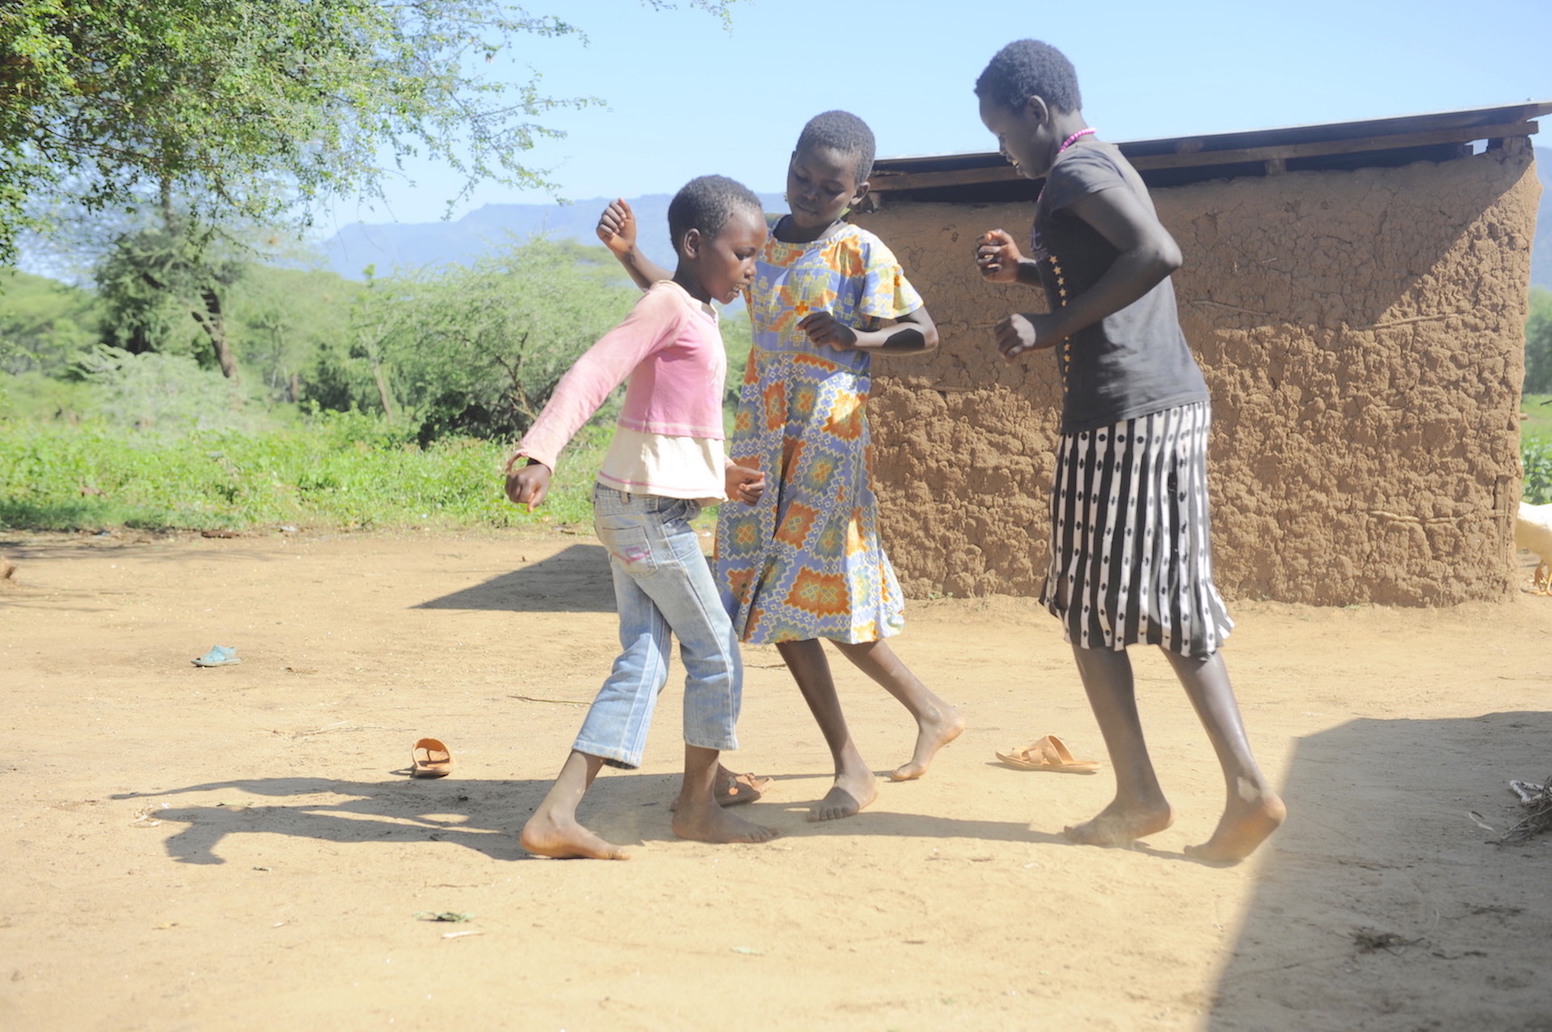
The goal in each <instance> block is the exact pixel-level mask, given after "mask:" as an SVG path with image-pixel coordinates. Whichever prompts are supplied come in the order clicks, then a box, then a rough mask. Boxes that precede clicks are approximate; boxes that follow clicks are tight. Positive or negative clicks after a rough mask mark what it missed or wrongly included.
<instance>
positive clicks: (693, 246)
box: [679, 229, 704, 259]
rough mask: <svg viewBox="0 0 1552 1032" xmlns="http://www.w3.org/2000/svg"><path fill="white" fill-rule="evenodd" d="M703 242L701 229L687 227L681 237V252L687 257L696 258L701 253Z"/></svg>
mask: <svg viewBox="0 0 1552 1032" xmlns="http://www.w3.org/2000/svg"><path fill="white" fill-rule="evenodd" d="M703 242H704V241H703V240H702V239H701V231H700V230H698V229H687V230H685V231H684V236H683V237H682V238H680V241H679V253H680V254H682V255H683V256H684V257H686V258H691V259H693V258H696V257H698V256H699V255H700V251H701V244H702V243H703Z"/></svg>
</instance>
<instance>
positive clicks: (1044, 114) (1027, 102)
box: [1024, 93, 1051, 125]
mask: <svg viewBox="0 0 1552 1032" xmlns="http://www.w3.org/2000/svg"><path fill="white" fill-rule="evenodd" d="M1024 114H1025V115H1027V116H1028V117H1029V118H1031V119H1033V120H1034V121H1035V123H1036V124H1038V125H1045V124H1046V123H1047V122H1049V121H1050V120H1051V106H1050V105H1049V104H1047V103H1046V102H1045V98H1044V97H1042V96H1040V95H1039V94H1038V93H1031V94H1030V95H1029V96H1027V97H1025V98H1024Z"/></svg>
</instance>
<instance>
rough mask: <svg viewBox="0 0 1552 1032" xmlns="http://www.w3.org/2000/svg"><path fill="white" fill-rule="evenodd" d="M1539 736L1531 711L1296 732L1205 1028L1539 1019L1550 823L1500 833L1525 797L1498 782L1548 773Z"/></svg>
mask: <svg viewBox="0 0 1552 1032" xmlns="http://www.w3.org/2000/svg"><path fill="white" fill-rule="evenodd" d="M1549 741H1552V713H1543V712H1512V713H1490V714H1487V715H1485V716H1481V717H1475V718H1465V719H1454V720H1355V721H1353V722H1351V723H1349V724H1344V725H1342V726H1341V727H1337V728H1334V729H1332V730H1330V731H1326V732H1322V733H1320V734H1317V735H1313V736H1311V737H1309V738H1306V739H1303V740H1301V741H1300V742H1299V743H1298V745H1297V747H1296V751H1295V753H1294V758H1293V762H1292V764H1291V766H1290V768H1289V769H1290V776H1289V779H1288V783H1287V786H1286V788H1285V790H1284V791H1285V796H1286V798H1287V799H1288V802H1289V812H1290V816H1289V819H1288V822H1287V824H1286V825H1284V827H1283V828H1282V829H1281V830H1280V831H1279V832H1278V833H1277V835H1276V836H1275V837H1274V838H1273V839H1272V840H1271V841H1270V842H1269V843H1268V845H1267V846H1266V847H1264V848H1265V850H1266V855H1265V856H1263V857H1259V858H1258V861H1259V862H1260V863H1261V864H1262V867H1261V870H1260V872H1259V877H1258V878H1257V882H1256V892H1255V896H1254V898H1253V899H1252V900H1251V901H1250V902H1249V904H1248V905H1247V913H1246V916H1245V921H1244V926H1243V928H1242V929H1241V931H1240V935H1239V939H1238V941H1237V943H1236V944H1235V946H1234V949H1233V953H1232V955H1231V956H1230V958H1229V961H1228V964H1227V965H1226V967H1225V969H1224V973H1223V976H1222V978H1221V980H1220V982H1219V985H1218V989H1217V993H1216V999H1215V1001H1214V1006H1213V1008H1212V1015H1211V1019H1210V1021H1209V1022H1208V1024H1207V1025H1206V1028H1207V1029H1208V1030H1210V1032H1252V1030H1254V1032H1266V1030H1272V1029H1279V1030H1280V1029H1290V1030H1292V1029H1297V1030H1300V1032H1306V1030H1307V1032H1323V1030H1332V1032H1337V1030H1343V1032H1345V1030H1348V1029H1355V1028H1363V1029H1370V1030H1379V1032H1391V1030H1394V1032H1414V1030H1421V1029H1437V1028H1449V1027H1452V1026H1453V1027H1462V1028H1467V1027H1469V1028H1492V1029H1495V1030H1502V1032H1533V1030H1534V1032H1552V996H1548V994H1547V991H1546V971H1545V957H1546V953H1545V948H1546V929H1548V928H1549V927H1552V897H1549V895H1548V893H1547V892H1546V887H1547V885H1548V884H1549V883H1552V835H1542V836H1540V837H1539V838H1534V839H1530V840H1529V841H1526V842H1523V843H1517V844H1503V843H1501V842H1499V841H1498V840H1499V839H1500V838H1501V836H1502V834H1503V833H1504V832H1505V831H1506V830H1507V829H1508V828H1509V827H1511V826H1512V825H1513V824H1514V823H1515V822H1516V821H1517V820H1518V819H1519V818H1520V817H1521V816H1523V814H1524V811H1523V809H1522V808H1521V807H1520V805H1519V802H1518V800H1517V799H1516V797H1515V796H1514V794H1513V793H1512V792H1510V791H1509V789H1508V785H1507V782H1508V781H1509V780H1510V779H1521V780H1533V781H1540V780H1541V779H1542V778H1544V777H1545V776H1547V775H1548V774H1549V773H1552V754H1549V753H1548V750H1547V743H1548V742H1549ZM1483 825H1487V827H1483ZM1489 829H1491V830H1489Z"/></svg>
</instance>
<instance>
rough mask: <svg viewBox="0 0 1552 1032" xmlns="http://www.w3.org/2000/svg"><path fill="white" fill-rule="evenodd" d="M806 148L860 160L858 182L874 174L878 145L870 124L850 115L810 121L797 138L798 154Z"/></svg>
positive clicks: (826, 114)
mask: <svg viewBox="0 0 1552 1032" xmlns="http://www.w3.org/2000/svg"><path fill="white" fill-rule="evenodd" d="M805 147H828V148H830V149H831V150H835V151H840V152H841V153H842V154H852V155H855V156H856V158H857V182H859V183H863V182H866V181H867V178H868V176H869V175H871V174H872V173H873V157H874V154H875V153H876V144H875V143H874V141H873V130H871V129H869V128H868V123H866V122H864V121H863V120H862V119H860V118H858V117H857V116H856V115H854V114H852V113H851V112H850V111H826V112H823V113H822V114H818V115H815V116H814V117H813V118H810V119H809V120H808V124H807V125H805V126H804V127H803V131H802V132H801V133H799V134H798V145H797V148H796V149H797V150H802V149H804V148H805Z"/></svg>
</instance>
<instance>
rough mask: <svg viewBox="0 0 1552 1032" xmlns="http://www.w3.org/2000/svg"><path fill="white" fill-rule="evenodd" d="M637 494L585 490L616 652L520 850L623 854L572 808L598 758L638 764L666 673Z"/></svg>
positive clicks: (664, 630) (664, 639) (665, 641)
mask: <svg viewBox="0 0 1552 1032" xmlns="http://www.w3.org/2000/svg"><path fill="white" fill-rule="evenodd" d="M641 509H642V504H641V499H631V498H630V497H629V496H626V495H622V494H620V493H619V492H618V491H607V490H605V489H603V488H596V487H595V489H594V491H593V525H594V528H595V529H596V530H597V532H598V538H599V540H600V541H601V542H603V544H604V547H605V548H607V549H608V550H609V572H610V574H611V575H612V576H613V579H614V601H615V606H616V608H617V609H618V610H619V617H620V654H619V656H617V657H616V658H615V661H614V667H613V669H611V670H610V672H609V676H608V678H606V679H605V680H604V683H603V685H602V686H601V687H600V688H599V689H598V694H597V695H596V696H595V697H594V698H593V704H592V705H591V706H590V707H588V711H587V716H586V717H584V718H583V720H582V728H581V730H579V731H578V732H577V739H576V742H575V743H574V744H573V745H572V747H571V755H570V756H568V757H567V758H566V763H565V765H564V766H562V767H561V771H560V775H559V776H558V777H557V778H556V779H555V783H554V784H553V785H551V786H550V791H549V792H548V794H546V795H545V797H544V801H543V802H541V803H540V804H539V808H538V809H537V810H535V811H534V813H533V816H532V817H530V818H529V819H528V823H527V824H525V825H523V831H522V835H521V836H520V840H521V842H522V844H523V848H524V849H526V850H528V851H529V852H530V853H535V854H538V855H540V856H553V857H562V858H571V857H589V858H593V859H599V860H624V859H625V858H626V854H625V851H624V850H623V849H621V848H620V847H618V846H615V845H613V844H612V843H609V842H606V841H604V840H603V839H602V838H599V837H598V836H597V835H595V834H593V833H592V832H591V831H588V830H587V829H586V828H584V827H583V826H582V825H581V824H579V823H578V822H577V805H578V804H579V803H581V801H582V796H583V795H584V794H585V793H586V792H587V790H588V787H589V786H590V785H592V783H593V779H594V778H596V777H597V776H598V771H599V769H600V768H602V766H603V764H604V761H605V759H608V760H611V761H613V762H615V763H617V764H619V765H622V766H626V767H636V766H639V765H640V763H641V750H642V747H643V745H644V743H645V741H646V735H647V727H648V725H650V724H651V721H652V711H653V709H654V707H655V706H656V703H657V695H658V692H659V691H661V690H662V688H663V684H664V682H665V681H666V679H667V676H668V655H667V650H668V645H669V632H668V621H666V620H665V619H663V614H662V613H660V612H658V610H657V607H656V606H655V605H654V604H653V602H652V599H651V598H650V597H648V596H647V594H646V592H644V591H642V590H641V587H640V586H639V585H638V584H637V581H636V577H635V575H634V574H635V573H636V572H637V568H638V567H642V566H649V565H650V564H651V556H650V553H649V550H648V549H647V548H646V547H645V535H644V532H643V531H642V529H641V528H642V526H643V525H644V523H645V522H646V520H645V519H644V515H643V513H642V511H641Z"/></svg>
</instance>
